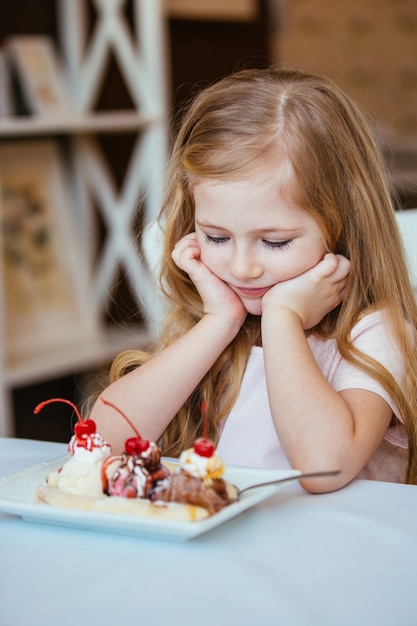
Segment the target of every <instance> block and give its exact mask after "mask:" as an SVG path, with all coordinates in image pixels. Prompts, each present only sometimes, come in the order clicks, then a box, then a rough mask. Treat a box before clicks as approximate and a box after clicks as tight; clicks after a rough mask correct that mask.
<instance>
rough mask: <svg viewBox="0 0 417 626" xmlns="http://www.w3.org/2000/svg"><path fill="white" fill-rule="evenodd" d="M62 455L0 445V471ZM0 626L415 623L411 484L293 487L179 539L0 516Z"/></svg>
mask: <svg viewBox="0 0 417 626" xmlns="http://www.w3.org/2000/svg"><path fill="white" fill-rule="evenodd" d="M65 450H66V446H65V445H63V444H56V443H45V442H38V441H28V440H18V439H0V475H6V474H9V473H12V472H16V471H19V470H21V469H24V468H26V467H30V466H32V465H34V464H36V463H38V462H41V461H48V460H51V459H54V458H56V457H58V456H60V455H61V454H62V453H63V452H65ZM0 624H1V626H37V625H38V624H39V625H42V626H67V625H68V626H70V625H71V626H73V625H74V624H75V625H76V626H84V625H87V624H88V625H90V626H95V625H96V624H97V625H105V626H107V625H108V626H119V625H122V624H138V625H141V624H146V625H147V626H151V625H152V626H153V625H155V626H162V625H165V624H166V625H169V626H177V625H178V626H189V625H190V626H194V625H195V626H206V625H207V626H208V625H209V624H210V625H213V626H235V625H236V626H246V625H247V626H249V625H250V626H253V625H255V626H269V625H271V626H281V625H282V626H313V625H314V626H345V625H346V626H374V625H378V626H385V625H387V626H388V625H389V626H393V625H394V626H416V624H417V487H414V486H408V485H393V484H389V483H375V482H370V481H356V482H354V483H353V484H351V485H349V486H348V487H346V488H345V489H343V490H341V491H339V492H336V493H332V494H325V495H320V496H317V495H316V496H313V495H309V494H306V493H304V492H303V491H302V489H301V487H300V486H299V485H298V484H296V485H292V486H288V487H287V488H286V489H285V490H283V491H281V492H280V493H278V494H276V495H274V496H273V497H272V498H271V499H269V500H268V501H266V502H264V503H262V504H261V505H258V506H257V507H256V508H255V509H252V510H250V511H248V512H246V513H244V514H243V515H241V516H240V517H238V518H236V519H234V520H231V521H230V522H228V523H226V524H225V525H223V526H221V527H219V528H217V529H216V530H214V531H212V532H210V533H209V534H207V535H203V536H201V537H200V538H198V539H196V540H193V541H191V542H186V543H173V542H167V541H165V542H164V541H158V540H154V539H137V538H132V537H126V536H117V535H111V534H104V533H95V532H89V531H83V530H75V529H69V528H68V529H67V528H63V527H54V526H48V525H43V524H36V523H29V522H25V521H23V520H21V519H20V518H18V517H13V516H9V515H0Z"/></svg>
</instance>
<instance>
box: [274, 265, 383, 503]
mask: <svg viewBox="0 0 417 626" xmlns="http://www.w3.org/2000/svg"><path fill="white" fill-rule="evenodd" d="M343 263H344V262H343V261H341V265H340V263H339V265H338V266H337V267H336V270H335V271H336V272H342V271H343ZM322 269H323V265H322V266H320V264H319V266H316V268H313V270H310V271H309V272H306V273H305V274H303V275H302V276H300V277H297V278H296V279H293V280H292V281H288V283H287V284H285V283H281V285H277V286H276V287H275V288H273V289H271V290H270V292H268V294H266V296H265V297H264V302H263V314H262V342H263V348H264V355H265V368H266V379H267V387H268V396H269V402H270V406H271V412H272V416H273V419H274V423H275V427H276V430H277V433H278V436H279V439H280V441H281V444H282V446H283V448H284V450H285V453H286V455H287V457H288V459H289V462H290V463H291V465H292V466H293V467H296V468H297V469H300V470H302V471H316V470H333V469H335V470H341V474H340V475H339V476H337V477H336V478H332V479H329V478H326V479H324V480H323V481H319V480H315V481H313V480H310V481H306V482H304V483H303V486H304V487H305V488H306V489H308V490H310V491H313V492H321V491H332V490H335V489H338V488H340V487H342V486H344V485H345V484H347V483H348V482H349V481H350V480H352V479H353V478H354V477H355V476H356V475H357V474H358V473H359V472H360V470H361V469H362V468H363V467H364V465H365V464H366V463H367V462H368V460H369V459H370V458H371V456H372V455H373V453H374V452H375V451H376V449H377V448H378V446H379V444H380V443H381V441H382V439H383V437H384V434H385V432H386V430H387V428H388V425H389V422H390V419H391V415H392V412H391V409H390V407H389V406H388V404H387V403H386V402H385V401H384V400H383V399H382V398H380V397H379V396H377V395H376V394H373V393H372V392H368V391H364V390H360V389H351V390H347V391H343V392H340V393H337V392H336V391H335V390H334V389H333V388H332V387H331V385H330V384H329V383H328V381H327V380H326V378H325V377H324V376H323V374H322V372H321V370H320V368H319V367H318V365H317V363H316V361H315V359H314V356H313V354H312V352H311V350H310V347H309V345H308V342H307V339H306V334H305V329H307V328H309V327H311V322H313V324H314V323H317V321H318V320H317V319H316V318H315V315H316V313H315V306H317V310H319V309H320V306H322V304H323V301H325V300H326V298H329V297H330V291H329V290H330V289H331V288H332V284H333V283H332V281H323V280H320V271H322ZM272 292H273V293H272Z"/></svg>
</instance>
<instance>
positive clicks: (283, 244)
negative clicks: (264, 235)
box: [262, 239, 293, 249]
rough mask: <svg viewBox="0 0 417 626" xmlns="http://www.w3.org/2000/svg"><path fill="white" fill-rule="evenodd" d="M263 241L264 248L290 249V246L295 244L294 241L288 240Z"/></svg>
mask: <svg viewBox="0 0 417 626" xmlns="http://www.w3.org/2000/svg"><path fill="white" fill-rule="evenodd" d="M262 241H263V244H264V246H266V247H267V248H280V249H283V248H284V249H285V248H289V247H290V245H291V244H292V243H293V239H287V240H286V241H268V240H267V239H263V240H262Z"/></svg>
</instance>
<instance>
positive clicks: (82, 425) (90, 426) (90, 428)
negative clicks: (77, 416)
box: [74, 419, 96, 437]
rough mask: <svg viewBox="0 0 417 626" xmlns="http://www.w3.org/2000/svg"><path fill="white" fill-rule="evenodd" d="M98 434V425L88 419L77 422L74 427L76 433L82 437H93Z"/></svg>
mask: <svg viewBox="0 0 417 626" xmlns="http://www.w3.org/2000/svg"><path fill="white" fill-rule="evenodd" d="M95 432H96V423H95V422H94V420H91V419H86V420H82V421H81V422H77V423H76V424H75V426H74V433H75V434H76V435H77V436H78V437H80V436H81V435H92V434H93V433H95Z"/></svg>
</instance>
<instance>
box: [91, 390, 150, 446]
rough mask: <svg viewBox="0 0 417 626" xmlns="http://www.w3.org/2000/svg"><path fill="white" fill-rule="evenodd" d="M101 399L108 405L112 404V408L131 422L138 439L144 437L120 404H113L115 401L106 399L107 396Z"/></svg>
mask: <svg viewBox="0 0 417 626" xmlns="http://www.w3.org/2000/svg"><path fill="white" fill-rule="evenodd" d="M100 400H101V401H102V403H103V404H107V406H110V407H111V408H112V409H114V410H115V411H117V412H118V413H119V415H121V416H122V417H123V419H125V420H126V422H127V423H128V424H129V426H130V428H131V429H132V430H133V432H134V433H135V435H136V436H137V437H138V439H142V437H141V436H140V434H139V431H138V429H137V428H136V426H135V425H134V424H133V422H132V421H131V420H130V419H129V418H128V417H127V415H125V413H123V411H122V410H121V409H119V407H118V406H116V405H115V404H113V402H110V401H109V400H106V399H105V398H102V397H100Z"/></svg>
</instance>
